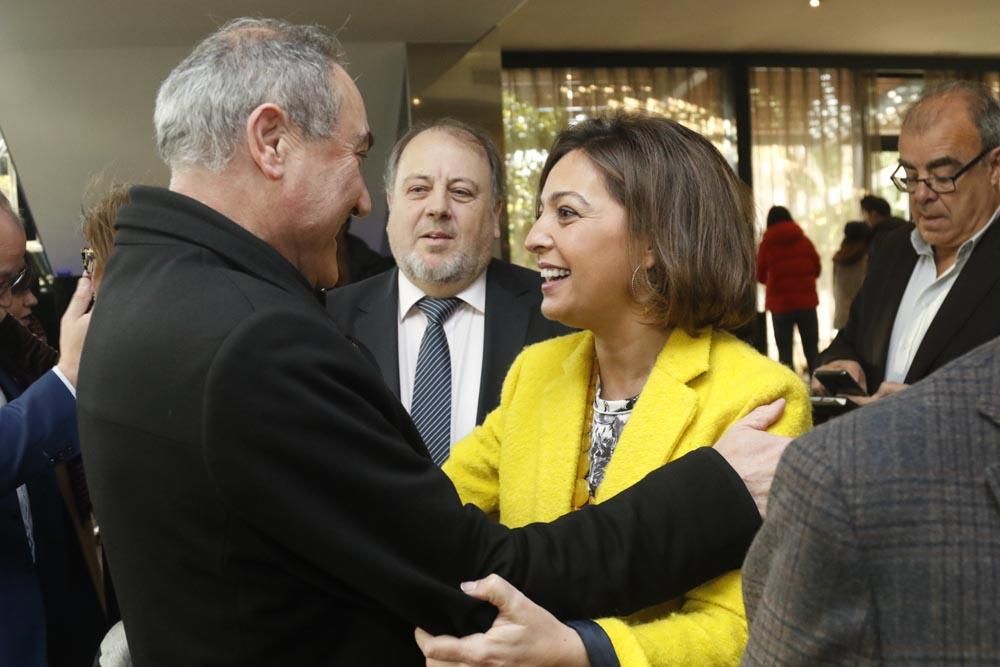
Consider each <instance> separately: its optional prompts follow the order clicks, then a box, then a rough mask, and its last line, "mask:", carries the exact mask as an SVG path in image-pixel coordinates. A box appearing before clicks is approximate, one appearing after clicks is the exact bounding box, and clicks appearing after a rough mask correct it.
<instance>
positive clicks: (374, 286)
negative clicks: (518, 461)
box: [326, 259, 572, 424]
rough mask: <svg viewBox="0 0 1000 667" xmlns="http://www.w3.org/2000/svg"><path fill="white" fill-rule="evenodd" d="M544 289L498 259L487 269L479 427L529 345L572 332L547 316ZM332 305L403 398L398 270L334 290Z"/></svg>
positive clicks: (533, 275) (332, 311) (532, 273)
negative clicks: (543, 299)
mask: <svg viewBox="0 0 1000 667" xmlns="http://www.w3.org/2000/svg"><path fill="white" fill-rule="evenodd" d="M540 287H541V278H540V277H539V275H538V272H537V271H531V270H529V269H525V268H522V267H520V266H514V265H513V264H508V263H507V262H501V261H500V260H498V259H494V260H492V261H491V262H490V264H489V266H488V267H487V269H486V317H485V321H484V322H483V369H482V373H481V374H480V382H479V408H478V410H477V411H476V423H477V424H479V423H482V421H483V419H485V418H486V415H487V413H489V412H490V411H491V410H492V409H493V408H495V407H496V406H497V405H498V404H499V403H500V388H501V387H502V385H503V380H504V378H505V377H506V376H507V370H508V369H509V368H510V365H511V364H512V363H513V362H514V358H515V357H516V356H517V355H518V353H519V352H520V351H521V350H522V349H524V346H525V345H530V344H531V343H537V342H539V341H543V340H546V339H548V338H552V337H554V336H561V335H563V334H566V333H569V332H570V331H572V330H571V329H569V328H567V327H565V326H563V325H562V324H559V323H558V322H553V321H552V320H547V319H545V317H544V316H543V315H542V311H541V303H542V291H541V289H540ZM326 306H327V310H329V311H330V314H331V315H333V319H335V320H336V321H337V323H338V324H340V326H341V328H343V330H344V333H346V334H347V335H348V336H351V337H353V338H355V339H357V340H358V341H359V342H361V343H362V344H363V345H364V346H365V347H367V348H368V349H369V350H370V351H371V353H372V356H374V357H375V361H376V362H377V363H378V367H379V371H381V373H382V379H383V380H385V383H386V384H387V385H389V387H390V388H391V389H392V390H393V393H395V394H396V395H397V396H399V327H398V325H397V317H398V313H399V272H398V270H396V269H394V270H392V271H387V272H385V273H382V274H380V275H377V276H375V277H374V278H369V279H368V280H365V281H362V282H360V283H355V284H353V285H347V286H346V287H338V288H337V289H335V290H331V291H330V292H328V293H327V295H326Z"/></svg>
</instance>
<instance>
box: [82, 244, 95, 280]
mask: <svg viewBox="0 0 1000 667" xmlns="http://www.w3.org/2000/svg"><path fill="white" fill-rule="evenodd" d="M95 261H97V255H95V254H94V251H93V249H91V248H84V249H83V250H81V251H80V262H81V263H82V264H83V272H84V273H86V274H87V275H88V276H92V275H94V262H95Z"/></svg>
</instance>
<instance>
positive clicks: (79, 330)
mask: <svg viewBox="0 0 1000 667" xmlns="http://www.w3.org/2000/svg"><path fill="white" fill-rule="evenodd" d="M93 299H94V295H93V292H91V289H90V278H88V277H86V276H84V277H82V278H80V280H78V281H77V283H76V291H75V292H74V293H73V298H72V299H70V302H69V306H67V307H66V312H65V313H63V316H62V320H60V324H59V363H58V364H57V365H56V367H57V368H58V369H59V370H60V372H62V374H63V375H65V376H66V379H67V380H69V382H70V384H72V385H73V386H74V387H75V386H76V376H77V372H78V371H79V370H80V353H81V352H82V351H83V341H84V339H85V338H86V337H87V329H88V328H89V327H90V313H88V312H87V309H88V308H89V307H90V303H91V301H93Z"/></svg>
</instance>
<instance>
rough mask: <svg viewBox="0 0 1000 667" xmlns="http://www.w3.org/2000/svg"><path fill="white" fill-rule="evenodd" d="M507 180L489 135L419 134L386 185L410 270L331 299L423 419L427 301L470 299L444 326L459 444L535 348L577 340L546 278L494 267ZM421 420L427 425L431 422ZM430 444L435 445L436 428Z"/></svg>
mask: <svg viewBox="0 0 1000 667" xmlns="http://www.w3.org/2000/svg"><path fill="white" fill-rule="evenodd" d="M505 182H506V181H505V178H504V172H503V161H502V159H501V157H500V152H499V151H498V150H497V148H496V146H495V145H494V143H493V141H492V140H491V139H490V138H489V137H488V136H487V135H486V134H485V133H484V132H483V131H481V130H479V129H478V128H475V127H472V126H470V125H467V124H465V123H462V122H460V121H456V120H453V119H443V120H440V121H437V122H435V123H433V124H430V125H421V126H418V127H415V128H413V129H411V130H410V131H409V132H407V133H406V134H405V135H403V137H402V138H401V139H400V140H399V141H398V142H396V145H395V146H394V147H393V149H392V151H391V153H390V155H389V161H388V164H387V166H386V177H385V184H386V198H387V199H388V202H389V222H388V226H387V231H388V234H389V245H390V247H391V249H392V254H393V257H394V258H395V260H396V264H397V266H398V267H399V268H398V269H396V270H393V271H388V272H386V273H383V274H381V275H378V276H375V277H373V278H370V279H368V280H365V281H362V282H360V283H357V284H354V285H349V286H347V287H344V288H340V289H336V290H333V291H331V292H329V293H328V294H327V309H328V310H329V311H330V313H331V314H332V315H333V317H334V319H335V320H337V322H338V323H339V324H340V325H341V327H342V328H343V329H344V333H346V334H347V335H348V336H352V337H354V338H355V339H357V340H358V341H360V342H361V343H362V344H363V345H364V346H365V347H366V348H368V350H369V351H370V352H371V353H372V355H373V356H374V357H375V360H376V362H377V363H378V366H379V370H380V371H381V372H382V377H383V378H384V379H385V382H386V384H387V385H389V387H390V388H391V389H392V390H393V392H394V393H395V394H396V395H397V396H399V398H400V400H401V401H402V402H403V405H404V406H405V407H406V408H407V410H408V411H410V413H411V414H413V410H412V406H413V397H414V393H415V390H417V387H416V385H417V380H416V375H417V372H416V371H417V367H418V365H419V364H418V357H419V348H420V344H421V342H422V339H423V337H424V335H425V332H426V323H427V318H426V316H425V315H424V313H423V312H421V310H420V308H419V301H420V300H422V299H423V298H425V297H432V298H437V299H448V298H453V297H457V298H458V299H460V300H461V303H460V305H458V307H457V309H456V310H455V311H454V312H453V314H452V315H451V316H450V317H449V318H448V319H447V320H446V322H445V323H444V325H443V328H444V333H445V335H446V337H447V342H448V351H449V354H450V361H451V364H450V371H451V385H450V389H451V397H450V398H451V414H450V429H449V433H448V436H449V437H448V443H447V444H449V445H450V444H454V443H455V442H457V441H458V440H460V439H461V438H463V437H464V436H466V435H467V434H468V433H469V432H470V431H471V430H472V428H473V427H474V426H475V425H476V424H479V423H480V422H482V421H483V419H484V418H485V417H486V414H487V413H488V412H490V411H491V410H492V409H493V408H495V407H496V406H497V404H498V403H499V401H500V388H501V386H502V384H503V379H504V377H505V376H506V374H507V370H508V369H509V368H510V365H511V363H512V362H513V361H514V358H515V357H516V356H517V354H518V353H519V352H520V351H521V349H522V348H523V347H524V346H525V345H528V344H530V343H536V342H538V341H541V340H545V339H547V338H550V337H552V336H557V335H560V334H563V333H567V332H568V331H569V329H567V328H566V327H564V326H563V325H561V324H559V323H558V322H553V321H550V320H547V319H545V318H544V317H543V316H542V313H541V310H540V306H541V289H540V286H541V279H540V277H539V275H538V273H537V272H535V271H530V270H528V269H524V268H521V267H518V266H514V265H512V264H509V263H507V262H502V261H500V260H496V259H491V256H492V252H493V243H494V241H495V240H496V239H497V238H499V235H500V212H501V209H502V207H503V206H504V202H505ZM415 421H416V422H417V426H418V428H421V426H422V422H421V420H420V417H419V415H418V416H416V417H415ZM421 435H424V439H425V441H428V443H429V445H430V442H429V440H428V433H427V432H426V430H424V429H422V430H421ZM444 456H446V452H442V457H444Z"/></svg>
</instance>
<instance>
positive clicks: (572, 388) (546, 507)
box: [536, 329, 712, 521]
mask: <svg viewBox="0 0 1000 667" xmlns="http://www.w3.org/2000/svg"><path fill="white" fill-rule="evenodd" d="M711 346H712V332H711V330H710V329H706V330H704V331H702V332H699V335H697V336H689V335H688V334H687V333H685V332H684V331H681V330H674V331H673V332H672V333H671V334H670V337H669V338H668V339H667V343H666V344H665V345H664V346H663V349H662V350H660V353H659V355H658V356H657V359H656V362H655V364H654V366H653V369H652V371H651V372H650V374H649V378H648V379H647V380H646V384H645V386H644V387H643V389H642V392H641V394H640V395H639V400H638V401H637V402H636V404H635V408H634V410H633V412H632V416H631V417H630V418H629V421H628V424H627V425H626V427H625V430H624V431H622V434H621V438H620V440H619V441H618V445H617V447H616V448H615V455H614V456H613V457H612V458H611V462H610V463H609V464H608V468H607V470H606V471H605V475H604V480H603V482H602V483H601V487H600V489H599V490H598V494H597V498H596V500H597V501H599V502H600V501H603V500H605V499H606V498H610V497H611V496H614V495H615V494H617V493H619V492H621V491H622V490H624V489H626V488H628V487H629V486H632V485H633V484H635V483H636V482H638V481H639V480H640V479H641V478H642V477H643V476H645V474H646V473H648V472H649V471H650V470H652V469H654V468H657V467H659V466H661V465H662V464H663V463H665V462H666V461H668V460H670V458H671V457H672V456H673V454H674V452H675V450H676V448H677V445H678V444H679V442H680V440H681V437H682V436H683V435H684V432H685V431H686V429H687V427H688V425H689V424H690V423H691V420H692V419H693V417H694V415H695V411H696V409H697V407H698V405H697V402H698V401H697V394H696V392H695V390H694V389H693V388H691V387H690V386H688V385H689V384H690V383H691V382H692V381H694V380H695V379H696V378H698V377H699V376H701V375H702V374H703V373H705V372H706V371H707V370H708V362H709V354H710V352H711ZM594 358H595V356H594V337H593V334H591V333H590V332H589V331H585V332H583V333H582V334H581V335H580V336H579V337H578V343H577V345H576V347H575V348H573V350H571V351H570V353H569V354H568V355H567V356H566V359H565V360H564V361H563V363H562V374H561V375H559V376H557V377H554V378H552V379H551V380H550V381H549V383H548V385H547V387H546V390H545V397H544V399H543V405H542V406H540V410H541V413H542V414H545V415H550V416H551V418H549V419H546V420H545V421H544V423H543V426H542V433H541V434H540V435H541V438H540V443H539V447H540V448H541V453H540V454H541V455H540V460H543V461H546V465H547V466H549V465H551V468H550V470H551V472H552V479H553V480H565V479H572V480H574V482H575V480H576V479H577V478H578V477H577V467H578V465H579V461H580V452H581V448H583V449H589V440H587V441H585V439H584V434H585V433H587V432H589V428H590V424H585V423H584V421H585V420H586V418H587V416H588V415H589V414H590V409H589V408H590V403H589V402H590V400H591V399H592V397H591V396H589V390H590V380H591V374H592V373H593V368H594ZM556 416H558V417H556ZM574 445H575V446H574ZM553 487H556V488H559V493H560V494H561V495H560V498H559V499H558V503H541V502H540V503H539V505H538V507H536V511H537V512H538V514H537V515H536V516H538V518H539V520H543V521H544V520H548V519H550V518H552V519H554V518H555V517H557V516H559V515H561V514H563V513H566V512H568V511H569V510H570V508H571V506H572V497H573V489H574V484H568V485H565V486H563V485H562V484H561V483H560V482H555V483H554V484H553ZM540 499H541V497H540ZM549 514H551V517H549V516H548V515H549Z"/></svg>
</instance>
